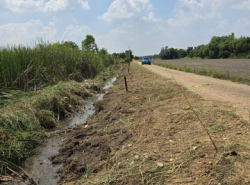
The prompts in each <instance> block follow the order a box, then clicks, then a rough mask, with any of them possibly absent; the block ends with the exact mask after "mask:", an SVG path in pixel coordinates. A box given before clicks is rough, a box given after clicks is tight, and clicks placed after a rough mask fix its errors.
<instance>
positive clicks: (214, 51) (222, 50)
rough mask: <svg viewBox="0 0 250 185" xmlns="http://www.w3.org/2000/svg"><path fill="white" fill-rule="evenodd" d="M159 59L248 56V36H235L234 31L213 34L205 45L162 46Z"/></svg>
mask: <svg viewBox="0 0 250 185" xmlns="http://www.w3.org/2000/svg"><path fill="white" fill-rule="evenodd" d="M158 57H159V58H161V59H178V58H185V57H189V58H194V57H197V58H202V59H203V58H208V59H217V58H250V37H240V38H235V37H234V33H232V34H231V35H228V36H220V37H219V36H214V37H212V38H211V40H210V42H209V43H208V44H207V45H204V44H203V45H199V46H196V47H188V48H187V49H186V50H185V49H176V48H169V47H167V46H166V47H163V48H161V51H160V53H159V55H158Z"/></svg>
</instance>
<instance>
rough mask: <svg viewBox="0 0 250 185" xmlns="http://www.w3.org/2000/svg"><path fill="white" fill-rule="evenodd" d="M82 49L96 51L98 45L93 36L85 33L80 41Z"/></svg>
mask: <svg viewBox="0 0 250 185" xmlns="http://www.w3.org/2000/svg"><path fill="white" fill-rule="evenodd" d="M82 50H83V51H89V52H95V53H97V52H98V47H97V45H96V43H95V38H94V37H93V36H92V35H86V37H85V39H84V40H83V41H82Z"/></svg>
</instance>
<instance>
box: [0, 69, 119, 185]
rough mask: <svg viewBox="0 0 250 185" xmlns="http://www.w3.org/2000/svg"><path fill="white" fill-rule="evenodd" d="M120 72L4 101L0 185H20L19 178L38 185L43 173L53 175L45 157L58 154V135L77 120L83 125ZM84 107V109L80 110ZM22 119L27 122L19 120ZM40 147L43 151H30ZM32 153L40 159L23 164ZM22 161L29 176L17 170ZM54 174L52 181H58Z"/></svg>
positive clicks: (106, 73) (103, 74)
mask: <svg viewBox="0 0 250 185" xmlns="http://www.w3.org/2000/svg"><path fill="white" fill-rule="evenodd" d="M115 68H116V69H115ZM119 68H120V67H118V66H116V67H115V66H114V67H113V68H109V69H108V70H107V71H106V72H104V73H102V74H100V75H99V76H98V77H97V78H96V79H94V80H88V81H85V82H83V83H78V82H74V81H70V82H62V83H59V84H58V85H55V86H52V87H46V88H45V89H43V90H41V91H37V92H30V93H18V94H19V95H20V96H19V97H13V98H12V99H6V101H5V102H4V104H2V105H1V106H2V107H1V109H0V113H1V114H0V115H1V116H0V126H1V130H0V131H1V133H3V135H2V136H1V140H0V146H1V147H0V156H1V158H0V183H5V184H18V183H22V182H21V181H19V180H18V178H24V179H28V180H27V181H26V183H28V181H30V182H31V184H32V183H33V184H36V183H38V184H41V183H42V181H43V180H41V176H42V174H43V173H44V172H45V171H46V173H47V174H50V175H51V174H53V173H52V171H53V170H54V169H53V168H54V166H53V165H51V164H50V163H49V160H48V157H50V156H52V155H55V154H56V153H57V152H56V151H57V150H58V149H59V146H60V144H61V143H62V141H63V140H64V139H63V138H61V137H57V136H58V134H57V132H59V130H63V129H64V128H65V127H67V126H70V127H71V126H74V125H76V124H78V122H77V120H80V121H81V124H82V123H84V121H83V118H84V117H85V121H86V119H87V117H89V116H92V115H93V114H94V110H93V107H94V106H93V103H94V101H96V100H99V99H102V98H103V96H104V93H105V91H106V90H107V89H108V88H109V87H110V85H111V84H112V83H113V82H114V81H115V79H116V78H112V76H114V75H116V74H117V71H119V70H120V69H119ZM110 78H111V80H109V79H110ZM101 86H104V88H100V87H101ZM86 98H87V99H86ZM84 104H85V107H82V105H84ZM76 113H77V114H76ZM72 115H75V117H74V118H75V119H71V120H70V121H65V120H68V118H70V117H71V116H72ZM23 117H24V118H26V119H21V118H23ZM69 122H70V123H69ZM69 124H70V125H69ZM58 129H59V130H58ZM18 134H19V135H20V136H19V135H18ZM31 144H32V146H30V145H31ZM40 145H42V146H43V147H39V148H37V149H36V151H34V150H33V149H34V148H36V147H37V146H40ZM15 146H16V148H14V147H15ZM44 146H45V147H44ZM19 148H20V149H19ZM34 153H39V154H40V155H39V156H33V158H35V159H34V160H33V161H32V160H28V161H25V159H26V158H29V157H30V156H32V155H33V154H34ZM23 161H25V166H26V170H27V171H28V173H27V172H25V170H23V169H22V168H21V167H20V166H19V165H20V164H21V163H22V162H23ZM34 161H35V162H34ZM22 166H23V165H22ZM31 166H36V167H34V168H32V167H31ZM45 166H46V167H45ZM50 167H52V168H51V169H49V168H50ZM39 170H40V171H39ZM7 174H11V176H9V175H7ZM54 174H55V175H54V176H53V178H57V177H56V176H57V175H56V173H54ZM16 177H17V178H16ZM45 177H46V176H45ZM50 177H51V176H49V178H50ZM46 178H47V177H46ZM15 179H17V180H15ZM34 179H35V181H34ZM48 182H49V181H48ZM54 182H56V181H53V183H52V184H54ZM23 183H24V184H25V182H23ZM44 184H47V183H44Z"/></svg>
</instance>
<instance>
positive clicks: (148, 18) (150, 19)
mask: <svg viewBox="0 0 250 185" xmlns="http://www.w3.org/2000/svg"><path fill="white" fill-rule="evenodd" d="M141 20H144V21H146V22H159V21H161V19H158V18H156V17H155V14H154V12H149V13H148V14H147V15H145V16H143V17H142V18H141Z"/></svg>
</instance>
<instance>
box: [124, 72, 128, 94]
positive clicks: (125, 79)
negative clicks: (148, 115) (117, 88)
mask: <svg viewBox="0 0 250 185" xmlns="http://www.w3.org/2000/svg"><path fill="white" fill-rule="evenodd" d="M124 82H125V87H126V91H127V92H128V84H127V78H126V76H124Z"/></svg>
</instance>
